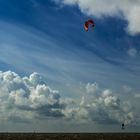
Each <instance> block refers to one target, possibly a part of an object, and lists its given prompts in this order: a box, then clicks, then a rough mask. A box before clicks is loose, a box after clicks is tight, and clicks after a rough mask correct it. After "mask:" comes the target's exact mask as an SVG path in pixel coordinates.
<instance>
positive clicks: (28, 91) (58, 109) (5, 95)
mask: <svg viewBox="0 0 140 140" xmlns="http://www.w3.org/2000/svg"><path fill="white" fill-rule="evenodd" d="M44 83H45V82H42V79H41V76H40V75H39V74H38V73H32V74H31V75H30V76H29V77H20V76H19V75H18V74H16V73H14V72H11V71H6V72H2V71H0V110H1V115H0V118H1V119H2V118H4V119H7V120H8V119H10V120H14V119H15V118H18V120H19V121H20V120H29V119H32V118H35V117H44V118H45V117H63V116H64V114H63V110H64V109H65V103H64V102H63V100H62V99H61V96H60V94H59V92H58V91H57V90H53V89H51V88H50V87H49V86H48V85H46V84H44ZM5 113H6V114H5ZM24 114H26V115H24ZM3 115H4V116H5V117H3Z"/></svg>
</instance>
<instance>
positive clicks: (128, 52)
mask: <svg viewBox="0 0 140 140" xmlns="http://www.w3.org/2000/svg"><path fill="white" fill-rule="evenodd" d="M127 54H128V55H129V56H131V57H135V56H137V54H138V51H137V50H136V49H135V48H129V49H128V51H127Z"/></svg>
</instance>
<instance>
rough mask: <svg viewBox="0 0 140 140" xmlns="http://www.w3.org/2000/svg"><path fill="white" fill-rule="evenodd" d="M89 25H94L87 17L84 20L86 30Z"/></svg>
mask: <svg viewBox="0 0 140 140" xmlns="http://www.w3.org/2000/svg"><path fill="white" fill-rule="evenodd" d="M89 25H91V26H92V27H94V21H93V20H92V19H89V20H87V21H85V25H84V27H85V30H86V31H88V28H89Z"/></svg>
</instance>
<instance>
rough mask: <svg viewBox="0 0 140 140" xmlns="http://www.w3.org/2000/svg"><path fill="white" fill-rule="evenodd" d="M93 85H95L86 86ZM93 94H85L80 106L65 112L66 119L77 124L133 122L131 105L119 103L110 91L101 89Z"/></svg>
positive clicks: (124, 102) (119, 100)
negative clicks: (75, 121) (72, 120)
mask: <svg viewBox="0 0 140 140" xmlns="http://www.w3.org/2000/svg"><path fill="white" fill-rule="evenodd" d="M89 85H95V83H93V84H90V83H88V84H87V85H86V87H85V88H86V89H87V86H89ZM98 89H99V90H98V91H97V92H96V93H95V91H94V90H93V94H91V92H90V93H89V92H88V90H87V93H85V94H84V95H83V97H82V98H81V102H80V106H77V107H74V108H71V109H69V110H67V117H68V118H70V119H75V120H77V122H78V121H79V122H80V123H81V122H86V121H92V122H94V123H99V124H106V123H107V124H117V123H122V122H124V123H125V124H129V123H133V122H134V116H135V115H134V114H135V113H134V112H133V111H132V107H131V105H130V104H129V103H128V102H126V101H123V102H122V101H121V99H119V98H118V97H117V96H116V95H115V94H114V93H113V92H112V91H111V90H110V89H101V88H99V86H98Z"/></svg>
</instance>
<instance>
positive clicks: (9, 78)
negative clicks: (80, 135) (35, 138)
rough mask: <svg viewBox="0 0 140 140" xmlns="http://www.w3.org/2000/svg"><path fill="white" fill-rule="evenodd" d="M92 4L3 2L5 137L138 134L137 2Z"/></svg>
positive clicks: (0, 64)
mask: <svg viewBox="0 0 140 140" xmlns="http://www.w3.org/2000/svg"><path fill="white" fill-rule="evenodd" d="M103 3H104V2H103ZM93 4H97V5H95V6H93V7H92V6H91V5H92V1H87V3H86V2H85V3H82V1H81V0H80V1H79V2H77V1H76V0H75V1H74V0H72V1H69V0H62V1H59V0H58V1H56V0H47V1H46V0H21V1H18V0H12V1H11V0H0V29H1V30H0V54H1V55H0V71H1V75H0V76H1V81H0V86H1V91H0V93H1V96H0V98H1V104H2V113H1V114H2V115H1V116H0V123H1V126H4V127H0V130H1V131H17V130H19V131H26V130H27V131H34V130H36V131H73V130H75V129H77V130H78V131H87V132H88V131H92V132H98V131H106V130H107V131H120V124H121V122H125V123H126V124H127V125H128V129H127V130H126V131H139V130H140V128H139V121H140V120H139V119H137V118H139V115H140V114H139V112H138V110H139V98H140V94H139V91H140V88H139V81H140V74H139V71H140V61H139V60H140V47H139V46H140V41H139V40H140V34H139V33H140V31H139V29H138V28H137V25H138V23H139V20H138V19H137V18H136V20H134V19H135V18H134V17H137V15H135V11H137V10H139V7H140V6H139V1H138V2H134V3H133V2H132V3H130V1H127V0H125V2H124V3H121V2H120V1H118V3H117V2H114V3H111V4H112V7H110V6H109V3H107V4H105V6H103V7H102V6H101V7H100V6H99V5H98V2H97V3H94V2H93ZM123 4H125V5H126V7H124V6H123ZM85 5H86V6H87V7H86V6H85ZM136 5H137V7H136ZM116 6H117V7H118V9H116V8H114V7H116ZM130 6H132V11H130V13H129V15H127V14H126V11H127V8H129V7H130ZM97 7H100V8H99V9H98V8H97ZM133 7H136V8H135V9H134V10H133ZM86 9H87V10H86ZM89 18H91V19H93V20H94V22H95V28H94V29H92V28H90V29H89V31H88V32H85V31H84V22H85V20H87V19H89ZM133 18H134V19H133ZM132 19H133V20H132ZM5 79H6V81H5ZM27 81H28V82H27ZM3 85H5V86H3ZM4 93H5V94H4ZM28 94H29V95H28ZM23 95H24V96H23ZM27 95H28V96H27ZM42 96H44V99H46V100H43V98H42ZM25 97H27V99H26V98H25ZM90 98H91V99H93V100H90ZM6 100H7V101H6ZM11 100H12V101H11ZM35 101H36V102H37V103H36V102H35ZM42 102H43V103H42ZM48 104H49V105H48ZM52 104H53V105H52ZM72 104H74V105H72ZM9 105H11V106H12V109H11V112H9V108H8V107H7V106H9ZM48 106H49V107H48ZM50 106H51V107H50ZM64 106H65V107H64ZM45 107H46V109H45ZM95 108H96V109H95ZM112 108H115V109H116V112H117V113H116V115H115V116H113V115H112V114H114V112H113V110H112ZM54 110H55V111H54ZM13 112H14V113H13ZM16 113H17V114H16ZM24 113H28V114H29V116H28V117H25V118H24V117H23V115H22V114H24ZM120 114H121V115H122V117H120V118H119V117H118V116H119V115H120ZM4 116H7V117H6V119H3V117H4ZM21 116H22V117H21ZM103 116H104V118H102V117H103ZM87 118H88V119H87ZM97 118H100V119H97ZM67 119H70V121H69V123H67ZM4 120H5V121H4ZM31 120H32V121H31ZM36 121H37V122H38V123H39V125H38V126H36V125H35V124H36V123H35V122H36ZM26 122H30V123H29V124H28V123H26ZM54 122H55V123H54ZM60 122H61V123H62V124H63V128H65V129H62V128H61V127H60V126H59V125H60ZM76 122H78V124H77V123H76ZM105 122H107V123H105ZM13 123H16V125H15V128H13V127H11V126H12V124H13ZM42 124H44V125H42ZM89 124H92V125H89ZM136 124H137V125H136ZM45 126H47V127H45ZM3 128H4V129H3ZM27 128H28V129H27ZM112 128H114V129H112Z"/></svg>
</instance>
